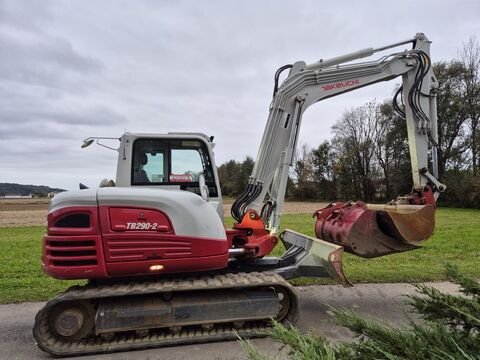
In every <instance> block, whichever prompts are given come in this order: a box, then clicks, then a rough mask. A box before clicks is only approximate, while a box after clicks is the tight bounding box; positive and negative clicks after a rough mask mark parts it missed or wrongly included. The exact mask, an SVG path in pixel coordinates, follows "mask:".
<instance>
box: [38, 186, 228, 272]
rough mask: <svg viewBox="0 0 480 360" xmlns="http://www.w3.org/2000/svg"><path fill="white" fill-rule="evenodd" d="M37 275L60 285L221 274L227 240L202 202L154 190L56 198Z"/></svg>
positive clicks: (190, 196)
mask: <svg viewBox="0 0 480 360" xmlns="http://www.w3.org/2000/svg"><path fill="white" fill-rule="evenodd" d="M42 259H43V264H44V265H43V268H44V270H45V272H47V273H48V274H49V275H51V276H53V277H56V278H62V279H81V278H83V279H85V278H102V277H111V276H135V275H146V274H164V273H174V272H193V271H205V270H214V269H221V268H225V267H226V266H227V263H228V240H227V236H226V233H225V228H224V225H223V222H222V220H221V219H220V217H219V216H218V214H217V212H216V210H215V208H214V207H213V206H212V205H211V204H209V203H208V202H207V201H205V200H203V199H202V198H201V197H200V196H198V195H196V194H193V193H189V192H186V191H179V190H165V189H158V188H157V189H154V188H122V187H117V188H100V189H98V190H96V191H94V190H80V191H69V192H65V193H62V194H59V195H57V196H55V198H54V199H53V200H52V203H51V206H50V210H49V215H48V233H47V235H46V236H45V238H44V252H43V258H42Z"/></svg>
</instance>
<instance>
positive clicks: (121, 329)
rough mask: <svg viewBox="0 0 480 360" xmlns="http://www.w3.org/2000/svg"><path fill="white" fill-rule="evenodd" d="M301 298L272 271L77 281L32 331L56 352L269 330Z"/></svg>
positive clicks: (289, 317)
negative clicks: (86, 282) (108, 282)
mask: <svg viewBox="0 0 480 360" xmlns="http://www.w3.org/2000/svg"><path fill="white" fill-rule="evenodd" d="M297 302H298V301H297V296H296V294H295V291H294V289H293V287H292V286H291V285H289V284H288V283H287V282H286V281H285V280H284V279H283V278H282V277H281V276H279V275H277V274H273V273H257V272H254V273H236V274H233V273H229V274H217V275H208V276H197V277H192V278H172V279H164V280H145V281H140V282H136V283H132V282H129V283H127V282H116V283H113V284H102V285H94V284H89V285H86V286H81V287H79V286H76V287H72V288H70V289H68V290H66V291H65V292H64V293H62V294H60V295H58V296H57V297H55V298H54V299H52V300H51V301H49V302H48V303H47V305H46V306H45V307H44V308H43V309H42V310H41V311H40V312H39V313H38V314H37V316H36V318H35V326H34V329H33V335H34V337H35V339H36V341H37V343H38V346H39V347H40V348H41V349H42V350H43V351H45V352H48V353H50V354H52V355H55V356H73V355H82V354H96V353H106V352H115V351H122V350H133V349H146V348H153V347H162V346H173V345H179V344H191V343H201V342H212V341H221V340H228V339H235V338H237V337H238V336H241V337H258V336H264V335H265V330H266V329H267V328H268V327H269V324H270V320H271V319H276V320H277V321H281V322H294V321H295V319H296V317H297V312H298V304H297Z"/></svg>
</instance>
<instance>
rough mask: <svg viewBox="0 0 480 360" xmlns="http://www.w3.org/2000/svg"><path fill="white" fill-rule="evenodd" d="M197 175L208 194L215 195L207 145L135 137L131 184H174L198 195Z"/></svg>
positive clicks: (186, 141) (189, 141)
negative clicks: (201, 178)
mask: <svg viewBox="0 0 480 360" xmlns="http://www.w3.org/2000/svg"><path fill="white" fill-rule="evenodd" d="M200 174H203V176H204V178H205V183H206V185H207V186H208V188H209V193H210V196H211V197H216V196H218V195H217V188H216V186H215V179H214V177H213V171H212V165H211V162H210V158H209V156H208V151H207V146H206V145H205V144H204V143H203V142H201V141H199V140H169V139H137V140H135V142H134V144H133V162H132V181H131V183H132V185H176V186H180V189H182V190H186V191H191V192H194V193H197V194H200V188H199V177H200Z"/></svg>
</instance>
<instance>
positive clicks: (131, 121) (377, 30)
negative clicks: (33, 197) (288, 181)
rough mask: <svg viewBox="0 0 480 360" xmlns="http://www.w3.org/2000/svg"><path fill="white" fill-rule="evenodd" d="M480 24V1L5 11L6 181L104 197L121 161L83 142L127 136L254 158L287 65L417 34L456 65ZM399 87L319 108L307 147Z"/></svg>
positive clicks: (2, 100) (106, 5) (77, 5)
mask: <svg viewBox="0 0 480 360" xmlns="http://www.w3.org/2000/svg"><path fill="white" fill-rule="evenodd" d="M413 9H414V10H413ZM479 12H480V3H479V2H478V1H474V0H465V1H463V2H462V6H461V7H458V9H457V8H453V9H452V7H451V4H450V3H449V2H448V1H444V0H437V1H433V0H430V1H425V2H418V1H414V0H405V1H403V2H385V1H379V0H373V1H371V2H368V3H365V2H358V1H352V0H350V1H344V2H321V3H320V2H318V1H313V0H306V1H304V2H302V3H301V4H300V3H298V2H297V1H293V0H284V1H273V0H272V1H262V2H258V1H253V0H246V1H241V2H240V1H219V0H217V1H215V0H208V1H202V2H198V1H182V2H177V1H175V2H174V1H169V2H165V1H162V2H158V1H134V2H133V1H121V0H115V1H108V0H107V1H102V2H99V1H88V0H86V1H81V2H73V1H72V2H62V1H55V2H53V1H47V0H46V1H23V0H11V1H2V0H0V51H1V55H0V138H1V139H2V141H1V142H0V163H1V164H2V172H1V173H0V181H6V180H10V181H13V182H32V181H34V180H32V177H31V174H30V173H29V172H27V171H25V169H34V170H35V181H38V182H39V183H45V184H47V185H52V186H59V187H64V188H69V187H76V186H77V182H78V181H79V180H82V179H83V178H85V179H87V180H88V181H91V182H92V184H93V185H97V184H98V181H99V180H100V179H101V178H103V177H107V176H113V175H114V172H115V153H114V152H108V151H107V152H104V151H103V150H102V149H98V148H94V147H93V146H92V147H89V148H87V149H85V151H81V150H80V149H79V144H80V141H81V139H82V138H85V137H87V136H91V135H104V136H118V135H120V134H121V133H122V132H123V130H124V129H127V130H129V131H139V132H160V133H161V132H168V131H202V132H205V133H207V134H209V135H215V136H216V142H217V147H216V148H215V152H216V153H217V163H218V164H220V163H222V162H223V161H226V160H228V159H231V158H235V159H242V158H244V157H245V155H247V154H248V155H253V156H254V155H255V153H256V147H257V146H258V144H259V142H260V138H261V136H262V132H263V129H264V127H265V121H266V118H267V113H268V106H269V103H270V100H271V91H272V85H273V84H272V81H273V74H274V72H275V70H276V68H277V67H279V66H281V65H284V64H286V63H291V62H294V61H296V60H305V61H307V62H311V61H316V60H318V59H319V58H322V57H323V58H328V57H332V56H337V55H341V54H343V53H346V52H351V51H355V50H358V49H360V48H365V47H368V46H381V45H384V44H387V43H391V42H395V41H398V40H402V39H404V38H405V37H409V36H412V35H413V34H414V33H415V32H417V31H424V32H426V34H427V35H428V36H429V37H430V38H431V40H433V45H432V53H433V54H434V57H435V58H434V60H441V59H449V58H451V57H453V56H455V55H456V49H457V48H458V47H460V46H461V42H462V41H464V40H466V39H467V38H468V37H469V36H470V35H474V34H476V33H477V34H478V33H480V23H479V22H478V19H477V17H476V14H478V13H479ZM419 19H421V21H419ZM445 24H455V26H446V25H445ZM394 84H395V82H390V83H385V84H382V85H378V86H377V87H369V88H365V89H362V90H359V91H358V92H354V93H349V94H346V95H345V96H342V97H339V98H334V99H330V100H328V101H325V102H322V103H321V104H318V105H316V106H314V107H312V108H311V109H309V110H308V111H307V113H306V114H305V119H304V122H303V127H302V130H301V138H300V142H308V143H310V145H315V144H318V143H319V142H321V141H323V140H325V139H328V137H329V129H330V127H331V125H332V123H333V122H334V121H335V119H336V118H338V117H339V116H341V114H342V112H343V111H344V109H345V108H349V107H351V106H356V105H361V104H362V102H364V101H366V100H368V99H372V98H374V97H377V98H378V99H383V98H386V97H389V96H391V91H392V89H393V87H394ZM7 165H8V166H7ZM7 170H8V171H7Z"/></svg>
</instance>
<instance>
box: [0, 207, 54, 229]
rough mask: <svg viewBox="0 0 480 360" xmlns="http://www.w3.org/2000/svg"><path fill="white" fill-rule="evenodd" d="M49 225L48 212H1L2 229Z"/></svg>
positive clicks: (0, 223) (0, 225)
mask: <svg viewBox="0 0 480 360" xmlns="http://www.w3.org/2000/svg"><path fill="white" fill-rule="evenodd" d="M46 223H47V210H16V211H0V227H12V226H42V225H46Z"/></svg>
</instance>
